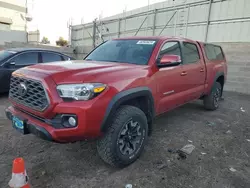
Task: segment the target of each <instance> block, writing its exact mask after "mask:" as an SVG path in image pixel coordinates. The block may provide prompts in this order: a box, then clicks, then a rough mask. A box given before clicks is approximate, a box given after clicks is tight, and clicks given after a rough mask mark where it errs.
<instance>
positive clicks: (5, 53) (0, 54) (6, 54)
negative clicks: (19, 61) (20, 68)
mask: <svg viewBox="0 0 250 188" xmlns="http://www.w3.org/2000/svg"><path fill="white" fill-rule="evenodd" d="M14 53H15V52H11V51H6V50H2V51H0V61H2V60H4V59H5V58H7V57H9V56H10V55H12V54H14Z"/></svg>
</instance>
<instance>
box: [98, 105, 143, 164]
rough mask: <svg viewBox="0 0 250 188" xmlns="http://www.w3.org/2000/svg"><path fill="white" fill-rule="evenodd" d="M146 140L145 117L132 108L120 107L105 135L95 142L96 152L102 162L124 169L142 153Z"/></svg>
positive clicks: (137, 109)
mask: <svg viewBox="0 0 250 188" xmlns="http://www.w3.org/2000/svg"><path fill="white" fill-rule="evenodd" d="M147 138H148V124H147V118H146V115H145V114H144V112H143V111H142V110H140V109H139V108H136V107H134V106H121V107H120V108H119V109H118V111H117V112H116V113H115V115H114V117H113V120H112V123H111V125H110V126H109V128H108V129H107V131H106V132H105V135H104V136H103V137H102V138H101V139H99V140H98V142H97V151H98V153H99V155H100V157H101V158H102V159H103V161H104V162H106V163H108V164H110V165H112V166H115V167H125V166H127V165H129V164H131V163H133V162H134V161H135V160H136V159H137V158H138V157H139V156H140V154H141V152H142V151H143V148H144V145H145V143H146V141H147Z"/></svg>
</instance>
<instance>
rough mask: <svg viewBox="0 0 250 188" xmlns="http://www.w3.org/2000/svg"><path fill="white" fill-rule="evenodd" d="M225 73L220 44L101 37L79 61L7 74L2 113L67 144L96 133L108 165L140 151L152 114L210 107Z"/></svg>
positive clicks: (20, 128) (216, 100) (27, 130)
mask: <svg viewBox="0 0 250 188" xmlns="http://www.w3.org/2000/svg"><path fill="white" fill-rule="evenodd" d="M226 76H227V64H226V59H225V55H224V53H223V51H222V48H221V47H220V46H217V45H214V44H207V43H202V42H197V41H193V40H189V39H184V38H175V37H164V36H159V37H129V38H119V39H113V40H109V41H106V42H104V43H103V44H101V45H100V46H98V47H97V48H96V49H94V50H93V51H92V52H90V53H89V54H88V55H87V56H86V57H85V58H84V60H79V61H65V62H61V63H46V64H37V65H34V66H30V67H25V68H22V69H19V70H17V71H15V72H14V73H13V74H12V78H11V84H10V91H9V99H10V102H11V106H10V107H8V108H7V109H6V116H7V117H8V119H10V120H11V121H12V126H13V127H14V128H15V129H17V130H18V131H20V132H21V133H22V134H29V133H32V134H34V135H37V136H38V137H40V138H43V139H46V140H49V141H54V142H59V143H68V142H75V141H81V140H86V139H97V151H98V153H99V155H100V157H101V158H102V159H103V160H104V161H105V162H106V163H108V164H110V165H113V166H116V167H124V166H126V165H129V164H131V163H132V162H134V161H135V160H136V159H137V158H138V157H139V156H140V154H141V152H142V151H143V148H144V146H145V143H146V142H147V139H148V136H149V135H150V133H151V132H152V130H153V120H154V118H155V116H157V115H160V114H162V113H165V112H167V111H169V110H172V109H174V108H176V107H178V106H181V105H183V104H185V103H188V102H190V101H193V100H196V99H202V100H203V103H204V106H205V108H206V109H208V110H216V109H217V108H218V107H219V101H220V98H221V96H222V92H223V87H224V84H225V81H226Z"/></svg>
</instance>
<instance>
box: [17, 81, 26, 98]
mask: <svg viewBox="0 0 250 188" xmlns="http://www.w3.org/2000/svg"><path fill="white" fill-rule="evenodd" d="M18 94H19V95H20V96H21V97H24V96H25V95H26V94H27V86H26V85H25V83H20V85H19V87H18Z"/></svg>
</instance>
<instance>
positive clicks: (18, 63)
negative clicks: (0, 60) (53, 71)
mask: <svg viewBox="0 0 250 188" xmlns="http://www.w3.org/2000/svg"><path fill="white" fill-rule="evenodd" d="M37 63H38V52H23V53H20V54H17V55H15V56H14V57H12V58H10V59H9V60H8V61H7V62H6V63H5V64H6V66H4V69H5V70H4V71H5V75H4V78H3V80H4V81H3V82H2V81H1V86H2V87H3V88H4V90H5V91H8V90H9V85H10V78H11V74H12V72H14V71H15V70H17V69H19V68H22V67H26V66H30V65H34V64H37Z"/></svg>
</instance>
